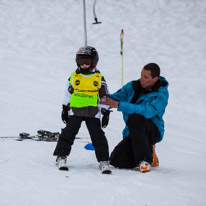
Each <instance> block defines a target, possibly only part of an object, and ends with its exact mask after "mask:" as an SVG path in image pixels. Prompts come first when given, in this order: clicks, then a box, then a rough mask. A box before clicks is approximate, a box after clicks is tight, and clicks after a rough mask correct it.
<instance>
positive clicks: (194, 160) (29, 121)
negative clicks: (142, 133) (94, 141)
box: [0, 0, 206, 206]
mask: <svg viewBox="0 0 206 206" xmlns="http://www.w3.org/2000/svg"><path fill="white" fill-rule="evenodd" d="M86 4H87V36H88V44H89V45H91V46H94V47H95V48H96V49H97V50H98V52H99V56H100V61H99V63H98V69H100V70H101V72H102V73H103V75H104V76H105V79H106V81H107V83H108V86H109V89H110V92H111V93H113V92H115V91H117V90H118V89H119V88H120V87H121V56H120V31H121V29H124V32H125V35H124V83H127V82H128V81H131V80H136V79H137V78H139V77H140V72H141V69H142V67H143V66H144V65H145V64H147V63H149V62H156V63H158V64H159V65H160V68H161V69H162V75H163V76H165V77H166V78H167V80H168V81H169V84H170V85H169V92H170V99H169V104H168V107H167V109H166V113H165V116H164V120H165V136H164V139H163V141H162V142H161V143H160V144H157V147H156V150H157V155H158V157H159V160H160V167H158V168H152V171H151V172H150V173H146V174H142V173H140V172H139V171H138V169H132V170H124V169H121V170H120V169H117V168H113V167H112V174H111V175H102V174H101V172H100V170H99V168H98V163H97V161H96V158H95V154H94V151H88V150H85V149H84V146H85V144H86V143H88V142H90V139H89V138H88V137H89V134H88V131H87V129H86V126H85V124H84V123H83V124H82V127H81V129H80V131H79V134H78V136H79V137H86V138H85V139H76V140H75V143H74V145H73V149H72V152H71V154H70V156H69V158H68V165H69V168H70V170H69V171H58V169H57V167H56V165H55V157H53V156H52V153H53V150H54V148H55V145H56V143H55V142H38V141H32V140H24V141H21V142H18V141H16V140H15V139H12V138H9V139H5V138H3V139H1V138H0V194H1V198H0V205H1V206H16V205H21V206H37V205H38V206H57V205H67V204H68V205H71V206H87V205H89V206H103V205H108V206H125V205H140V206H174V205H175V206H194V205H197V206H205V204H206V196H205V193H206V174H205V170H206V164H205V156H206V150H205V144H206V140H205V125H206V112H205V111H206V110H205V102H206V93H205V91H204V88H205V87H206V81H205V79H206V70H205V69H204V68H205V67H206V59H205V53H206V47H205V45H206V36H205V35H204V34H205V32H206V27H205V25H206V13H205V9H206V2H205V1H204V0H187V1H186V0H182V1H178V0H174V1H169V0H165V1H161V0H152V1H144V0H138V1H135V0H131V1H126V0H122V1H111V0H104V1H97V5H96V12H97V16H98V20H99V21H102V24H99V25H92V23H93V14H92V6H93V2H92V1H86ZM0 26H1V31H0V88H1V89H0V97H1V101H0V108H1V115H0V136H16V135H18V134H19V133H20V132H28V133H30V134H31V135H33V134H36V131H37V130H39V129H44V130H50V131H52V132H60V131H61V128H63V127H64V126H65V125H64V124H63V123H62V121H61V118H60V116H61V104H62V97H63V92H64V88H65V83H66V80H67V78H68V77H69V75H70V73H71V72H72V71H74V70H75V69H76V63H75V52H76V51H77V49H78V48H79V47H81V46H82V45H83V44H84V34H83V21H82V1H81V0H76V1H74V0H70V1H68V0H62V1H58V0H53V1H49V0H44V1H41V0H36V1H32V0H10V1H6V0H2V1H0ZM123 128H124V122H123V120H122V115H121V113H119V112H117V111H116V109H113V112H112V113H111V115H110V123H109V125H108V127H107V128H106V129H105V130H104V131H105V134H106V136H107V138H108V142H109V147H110V152H111V151H112V149H113V148H114V146H115V145H116V144H117V143H118V142H119V141H120V140H121V138H122V134H121V132H122V129H123Z"/></svg>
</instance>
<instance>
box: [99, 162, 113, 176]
mask: <svg viewBox="0 0 206 206" xmlns="http://www.w3.org/2000/svg"><path fill="white" fill-rule="evenodd" d="M99 169H100V170H101V171H102V174H111V173H112V171H111V170H110V169H109V162H108V161H100V162H99Z"/></svg>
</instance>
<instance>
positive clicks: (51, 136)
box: [0, 130, 87, 142]
mask: <svg viewBox="0 0 206 206" xmlns="http://www.w3.org/2000/svg"><path fill="white" fill-rule="evenodd" d="M59 136H60V133H59V132H51V131H47V130H38V131H37V134H36V135H30V134H29V133H26V132H22V133H20V134H19V136H0V139H15V140H17V141H23V140H26V139H29V140H35V141H46V142H57V141H58V139H59ZM76 139H87V138H83V137H76Z"/></svg>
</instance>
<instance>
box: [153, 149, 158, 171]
mask: <svg viewBox="0 0 206 206" xmlns="http://www.w3.org/2000/svg"><path fill="white" fill-rule="evenodd" d="M152 147H153V153H152V157H153V162H152V167H158V166H159V160H158V157H157V155H156V153H155V145H153V146H152Z"/></svg>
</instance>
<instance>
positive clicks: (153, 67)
mask: <svg viewBox="0 0 206 206" xmlns="http://www.w3.org/2000/svg"><path fill="white" fill-rule="evenodd" d="M143 69H145V70H149V71H151V75H152V78H154V77H159V76H160V67H159V66H158V65H157V64H155V63H149V64H146V65H145V66H144V67H143Z"/></svg>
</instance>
